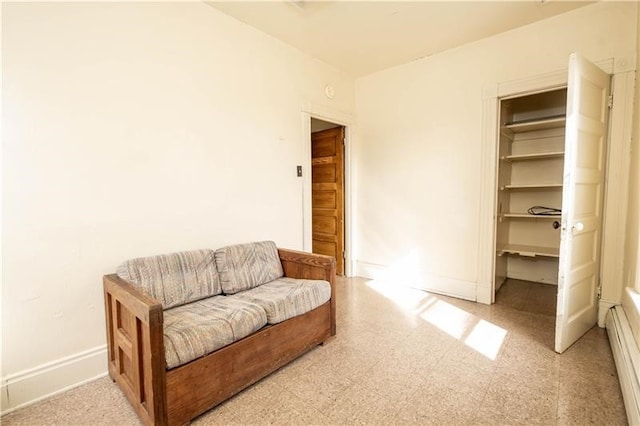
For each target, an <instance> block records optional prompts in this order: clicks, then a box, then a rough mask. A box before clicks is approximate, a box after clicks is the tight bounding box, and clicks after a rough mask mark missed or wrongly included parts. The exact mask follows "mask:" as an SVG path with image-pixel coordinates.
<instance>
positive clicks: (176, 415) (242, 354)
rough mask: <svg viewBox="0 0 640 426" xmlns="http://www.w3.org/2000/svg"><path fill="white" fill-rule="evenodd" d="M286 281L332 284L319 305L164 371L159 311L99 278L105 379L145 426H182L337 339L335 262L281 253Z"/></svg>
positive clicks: (121, 285) (115, 281)
mask: <svg viewBox="0 0 640 426" xmlns="http://www.w3.org/2000/svg"><path fill="white" fill-rule="evenodd" d="M278 254H279V256H280V260H281V262H282V267H283V269H284V275H285V276H286V277H292V278H307V279H323V280H327V281H329V283H330V284H331V300H330V301H328V302H327V303H325V304H324V305H322V306H320V307H318V308H316V309H314V310H312V311H310V312H307V313H306V314H304V315H300V316H297V317H294V318H291V319H288V320H286V321H284V322H281V323H279V324H275V325H268V326H265V327H263V328H262V329H260V330H258V331H257V332H255V333H253V334H251V335H250V336H247V337H245V338H244V339H241V340H239V341H237V342H234V343H232V344H230V345H228V346H225V347H224V348H221V349H219V350H217V351H215V352H213V353H211V354H209V355H206V356H204V357H201V358H198V359H196V360H193V361H191V362H189V363H187V364H185V365H182V366H180V367H176V368H173V369H171V370H167V369H166V362H165V356H164V346H163V328H162V327H163V323H162V321H163V311H162V305H161V303H160V302H158V301H157V300H154V299H152V298H150V297H149V296H147V295H145V294H143V293H141V292H140V291H139V290H138V289H137V288H135V287H134V286H132V285H131V284H130V283H129V282H127V281H125V280H123V279H121V278H119V277H118V276H117V275H115V274H112V275H106V276H105V277H104V280H103V282H104V298H105V315H106V327H107V348H108V363H109V375H110V376H111V378H112V380H113V381H114V382H116V383H117V384H118V385H119V386H120V388H121V389H122V391H123V392H124V394H125V395H126V397H127V399H128V400H129V402H131V404H132V405H133V408H134V409H135V411H136V412H137V414H138V416H139V417H140V419H141V420H142V421H143V423H145V424H148V425H152V424H153V425H182V424H188V423H189V422H190V421H191V420H192V419H193V418H195V417H196V416H198V415H200V414H202V413H204V412H205V411H207V410H209V409H211V408H212V407H214V406H216V405H218V404H219V403H221V402H222V401H224V400H226V399H228V398H230V397H231V396H233V395H235V394H236V393H238V392H240V391H241V390H243V389H245V388H246V387H248V386H250V385H252V384H253V383H255V382H257V381H258V380H260V379H262V378H263V377H265V376H267V375H269V374H270V373H272V372H274V371H275V370H277V369H278V368H280V367H282V366H284V365H285V364H287V363H289V362H290V361H292V360H294V359H295V358H297V357H299V356H300V355H302V354H303V353H305V352H307V351H308V350H309V349H311V348H313V347H315V346H317V345H318V344H321V343H324V341H326V340H327V339H328V338H329V337H330V336H334V335H335V334H336V322H335V306H336V305H335V271H336V262H335V259H334V258H333V257H329V256H323V255H317V254H310V253H304V252H299V251H294V250H285V249H278Z"/></svg>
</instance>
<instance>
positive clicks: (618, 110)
mask: <svg viewBox="0 0 640 426" xmlns="http://www.w3.org/2000/svg"><path fill="white" fill-rule="evenodd" d="M567 64H568V56H567ZM595 64H596V65H598V66H599V67H600V68H602V69H603V70H604V71H605V72H607V73H608V74H610V75H612V76H613V90H612V93H613V95H614V98H613V108H612V110H611V112H610V115H609V129H608V136H607V166H606V170H607V174H606V176H605V195H604V197H605V199H604V212H603V241H602V245H601V246H602V256H601V272H600V278H601V279H600V282H601V285H602V292H603V293H602V300H601V302H600V315H599V317H600V318H601V319H603V318H604V314H603V313H606V309H607V308H608V307H610V306H612V305H613V304H616V303H620V298H621V295H622V289H619V290H618V289H617V287H616V284H619V283H620V282H621V281H618V277H617V275H619V274H618V272H617V270H618V268H617V265H618V264H619V263H620V262H621V261H622V259H624V252H623V250H624V243H623V242H624V238H625V234H624V224H625V223H626V208H624V207H625V206H626V203H627V199H626V196H627V195H628V194H627V193H628V181H629V158H628V157H629V156H628V148H629V145H630V135H631V120H629V119H628V117H630V116H631V114H632V111H633V91H632V90H631V91H629V90H628V87H629V82H630V81H631V79H632V78H633V76H634V74H635V64H636V61H635V56H634V55H632V56H626V57H622V58H609V59H606V60H602V61H597V62H595ZM567 73H568V68H564V69H562V70H560V71H556V72H551V73H547V74H541V75H537V76H532V77H529V78H524V79H520V80H514V81H508V82H502V83H494V84H490V85H486V86H485V87H484V90H483V96H482V97H483V99H482V101H483V108H482V145H481V154H480V155H481V169H480V171H481V179H480V181H481V188H480V212H479V215H478V216H479V218H478V259H477V265H478V272H477V280H478V281H477V284H476V301H477V302H479V303H484V304H492V303H494V302H495V288H494V284H495V282H494V281H495V279H494V278H495V277H494V275H495V262H494V256H495V252H496V251H495V237H496V226H495V219H496V193H495V188H496V184H497V178H498V176H497V149H498V124H499V123H498V119H499V110H498V108H499V105H500V99H501V98H504V97H508V96H515V95H519V94H527V93H534V92H539V91H546V90H552V89H554V88H560V87H563V86H566V85H567V83H568V74H567ZM622 87H624V88H625V89H627V90H624V91H623V90H616V89H621V88H622ZM612 170H615V171H616V173H613V172H611V171H612ZM623 210H624V211H623ZM605 235H606V236H607V237H606V239H607V240H608V241H609V242H610V243H609V244H610V245H609V244H607V241H605V237H604V236H605ZM614 242H616V243H614ZM618 293H619V294H618ZM599 323H600V321H599Z"/></svg>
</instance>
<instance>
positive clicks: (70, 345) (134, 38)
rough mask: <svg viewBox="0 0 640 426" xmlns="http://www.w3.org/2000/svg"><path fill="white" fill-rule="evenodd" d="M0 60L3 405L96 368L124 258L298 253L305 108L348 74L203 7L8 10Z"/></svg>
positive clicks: (349, 101)
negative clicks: (112, 276) (245, 248)
mask: <svg viewBox="0 0 640 426" xmlns="http://www.w3.org/2000/svg"><path fill="white" fill-rule="evenodd" d="M2 50H3V51H2V59H3V64H2V80H3V88H2V89H3V91H2V103H3V107H4V108H3V117H2V120H3V123H4V127H3V134H2V137H3V151H4V152H3V164H2V169H3V188H2V190H3V203H2V205H3V235H2V248H3V255H4V256H3V264H4V270H3V276H2V280H3V288H2V331H3V336H2V338H3V341H2V348H3V352H2V360H1V364H2V378H3V386H4V387H3V408H7V407H6V405H7V404H9V405H10V406H15V405H16V404H19V403H22V402H24V401H25V400H29V398H31V399H33V398H34V397H37V396H38V395H37V392H36V394H33V392H31V391H33V390H34V389H35V388H46V391H47V392H48V391H55V390H56V389H59V388H60V387H61V386H63V385H65V380H67V379H65V378H64V377H63V376H64V374H62V373H60V371H62V370H56V368H58V367H60V368H62V366H63V365H72V366H73V368H72V372H73V374H75V375H76V376H74V377H73V380H75V381H78V380H83V379H86V378H88V377H91V375H95V374H97V372H96V368H97V369H98V370H99V371H98V372H104V371H106V363H105V361H104V360H105V359H106V358H104V344H105V331H104V320H103V316H104V313H103V300H102V290H101V285H102V283H101V277H102V275H103V274H105V273H110V272H113V271H114V269H115V267H116V265H117V264H118V263H119V262H121V261H122V260H124V259H127V258H131V257H134V256H145V255H152V254H158V253H164V252H171V251H178V250H187V249H195V248H206V247H208V248H216V247H220V246H222V245H225V244H230V243H240V242H246V241H252V240H260V239H273V240H275V241H276V243H277V244H278V245H280V246H284V247H292V248H302V231H303V224H302V180H301V179H300V178H297V177H296V165H297V164H301V163H302V155H303V147H302V145H301V144H302V142H301V141H302V135H301V133H302V126H301V109H302V105H303V104H304V103H312V104H314V105H322V106H325V107H330V108H334V109H336V110H340V111H345V112H347V113H353V108H354V106H353V105H354V100H353V97H354V89H353V81H352V79H350V78H347V77H346V76H345V75H343V74H342V73H340V72H338V71H337V70H335V69H333V68H331V67H329V66H327V65H325V64H323V63H322V62H320V61H317V60H315V59H312V58H310V57H308V56H305V55H303V54H302V53H300V52H299V51H297V50H295V49H293V48H291V47H288V46H286V45H284V44H282V43H280V42H278V41H276V40H275V39H273V38H271V37H269V36H266V35H264V34H263V33H260V32H258V31H256V30H254V29H252V28H250V27H248V26H246V25H244V24H242V23H240V22H238V21H236V20H234V19H231V18H229V17H227V16H226V15H223V14H221V13H220V12H218V11H216V10H215V9H213V8H211V7H209V6H207V5H205V4H204V3H201V2H183V3H162V2H160V3H144V2H142V3H132V2H125V3H113V2H105V3H49V4H47V3H13V4H9V3H3V4H2ZM327 84H331V85H332V86H334V87H335V88H336V97H335V99H334V100H332V101H328V100H327V99H326V98H325V96H324V87H325V86H326V85H327ZM49 363H51V364H49ZM89 364H90V365H89ZM83 369H85V370H83ZM52 371H53V372H55V371H59V373H56V374H57V375H56V374H53V373H51V372H52ZM70 371H71V370H70ZM54 376H55V377H54ZM39 377H40V378H42V379H41V380H40V379H39ZM51 382H54V385H55V386H53V385H51ZM7 385H8V386H9V387H12V386H13V387H14V388H13V391H12V392H10V396H11V398H12V400H11V401H7V392H6V386H7ZM56 386H57V388H56ZM36 390H37V389H36ZM40 391H42V390H41V389H40ZM42 392H45V391H42Z"/></svg>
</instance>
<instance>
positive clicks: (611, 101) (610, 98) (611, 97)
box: [608, 95, 613, 109]
mask: <svg viewBox="0 0 640 426" xmlns="http://www.w3.org/2000/svg"><path fill="white" fill-rule="evenodd" d="M608 105H609V109H611V108H613V95H609V104H608Z"/></svg>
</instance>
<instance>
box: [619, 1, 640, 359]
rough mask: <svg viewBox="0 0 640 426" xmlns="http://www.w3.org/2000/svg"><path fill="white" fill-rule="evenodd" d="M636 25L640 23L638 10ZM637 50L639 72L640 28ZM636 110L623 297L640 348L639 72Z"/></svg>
mask: <svg viewBox="0 0 640 426" xmlns="http://www.w3.org/2000/svg"><path fill="white" fill-rule="evenodd" d="M636 19H637V22H640V8H638V11H637V16H636ZM636 49H637V56H636V59H637V60H638V64H637V65H638V66H637V67H636V69H637V70H640V27H638V31H637V32H636ZM635 89H636V90H635V111H634V115H633V136H632V139H631V140H632V142H631V153H630V154H631V155H630V159H631V161H630V163H631V164H630V166H631V167H630V174H629V210H628V213H627V218H628V219H627V226H626V230H627V239H626V240H625V258H624V272H623V277H624V281H625V282H624V285H625V286H626V287H627V289H626V291H625V294H624V297H623V306H624V310H625V312H626V314H627V316H628V317H629V323H630V325H631V328H632V330H633V333H634V336H635V339H636V344H637V345H638V347H639V348H640V252H639V250H638V245H640V82H639V81H638V74H637V73H636V86H635Z"/></svg>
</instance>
